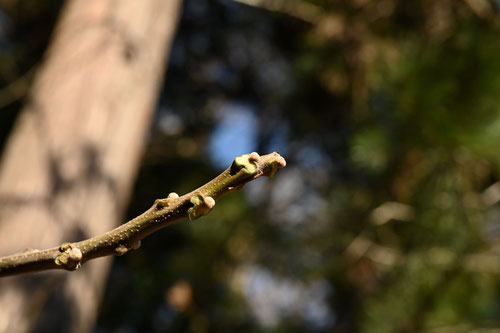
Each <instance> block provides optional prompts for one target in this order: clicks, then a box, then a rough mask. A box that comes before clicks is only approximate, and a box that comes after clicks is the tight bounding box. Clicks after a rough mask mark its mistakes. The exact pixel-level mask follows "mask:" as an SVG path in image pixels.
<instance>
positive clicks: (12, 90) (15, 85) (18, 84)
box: [0, 66, 37, 108]
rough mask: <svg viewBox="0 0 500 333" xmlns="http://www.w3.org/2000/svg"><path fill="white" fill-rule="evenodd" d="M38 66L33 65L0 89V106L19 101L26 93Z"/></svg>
mask: <svg viewBox="0 0 500 333" xmlns="http://www.w3.org/2000/svg"><path fill="white" fill-rule="evenodd" d="M36 68H37V66H34V67H32V68H31V69H30V70H29V71H27V72H26V73H25V74H23V75H21V76H20V77H18V78H16V79H15V80H14V81H12V82H10V83H9V84H8V85H6V86H5V87H3V88H2V89H0V108H3V107H5V106H7V105H9V104H11V103H13V102H15V101H17V100H19V99H21V98H23V97H24V96H25V95H26V93H27V92H28V88H29V85H30V82H31V79H32V78H33V74H34V73H35V71H36Z"/></svg>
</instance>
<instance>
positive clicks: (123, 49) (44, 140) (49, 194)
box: [0, 0, 180, 333]
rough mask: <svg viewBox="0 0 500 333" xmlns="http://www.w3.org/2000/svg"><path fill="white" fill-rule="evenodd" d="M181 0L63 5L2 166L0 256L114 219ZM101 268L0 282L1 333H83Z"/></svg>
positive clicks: (91, 319) (89, 231) (99, 228)
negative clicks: (49, 44) (29, 332)
mask: <svg viewBox="0 0 500 333" xmlns="http://www.w3.org/2000/svg"><path fill="white" fill-rule="evenodd" d="M179 9H180V0H140V1H138V0H120V1H109V0H73V1H69V2H68V3H67V4H66V7H65V8H64V9H63V12H62V16H61V19H60V22H59V24H58V27H57V29H56V31H55V33H54V38H53V42H52V45H51V47H50V48H49V51H48V54H47V55H46V60H45V63H44V65H43V66H42V68H41V69H40V71H39V73H38V75H37V78H36V80H35V82H34V85H33V88H32V92H31V94H30V98H29V100H28V101H27V104H26V106H25V108H24V110H23V111H22V112H21V115H20V118H19V119H18V122H17V124H16V126H15V128H14V130H13V133H12V135H11V137H10V139H9V142H8V144H7V146H6V148H5V152H4V155H3V157H2V164H1V167H0V240H1V241H0V256H1V255H7V254H11V253H15V252H18V251H22V250H23V249H25V248H34V249H36V248H46V247H52V246H57V245H59V244H61V243H62V242H66V241H76V240H79V239H83V238H88V237H91V236H94V235H97V234H100V233H103V232H106V231H108V230H110V229H112V228H113V227H115V226H116V225H117V224H119V223H120V222H122V220H121V219H122V214H123V210H124V208H125V207H126V205H127V200H128V197H129V194H130V190H131V188H132V185H133V180H134V176H135V174H136V171H137V169H138V162H139V160H140V156H141V152H142V149H143V144H144V139H145V135H146V133H147V130H148V128H149V125H150V121H151V119H152V113H153V110H154V107H155V103H156V97H157V94H158V91H159V87H160V84H161V79H162V75H163V73H164V66H165V63H166V58H167V51H168V48H169V45H170V42H171V40H172V37H173V33H174V30H175V27H176V22H177V18H178V13H179ZM110 263H111V262H110V260H107V259H101V260H95V261H92V262H89V263H87V264H86V265H84V266H83V267H82V268H81V269H80V270H78V271H76V272H73V273H68V272H50V273H37V274H32V275H26V276H14V277H10V278H3V279H1V280H0V309H1V310H0V332H9V333H11V332H26V331H33V330H35V331H44V332H63V331H64V332H71V331H72V332H86V331H89V330H91V329H92V327H93V325H94V323H95V318H96V313H97V305H98V302H99V298H100V296H101V294H102V291H103V288H104V283H105V279H106V276H107V273H108V270H109V267H110Z"/></svg>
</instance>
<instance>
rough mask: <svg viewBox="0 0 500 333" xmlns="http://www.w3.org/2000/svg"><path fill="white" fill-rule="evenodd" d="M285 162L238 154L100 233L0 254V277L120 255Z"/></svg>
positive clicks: (205, 210)
mask: <svg viewBox="0 0 500 333" xmlns="http://www.w3.org/2000/svg"><path fill="white" fill-rule="evenodd" d="M285 165H286V162H285V159H284V158H283V157H281V156H280V155H279V154H278V153H272V154H268V155H263V156H259V154H257V153H251V154H247V155H242V156H238V157H236V158H235V159H234V161H233V163H232V165H231V166H230V167H229V168H228V169H227V170H226V171H224V172H223V173H221V174H220V175H219V176H217V177H216V178H215V179H213V180H212V181H210V182H208V183H207V184H205V185H203V186H202V187H200V188H198V189H196V190H194V191H192V192H190V193H188V194H186V195H183V196H182V197H179V196H178V195H177V194H176V193H170V194H169V195H168V197H167V198H165V199H157V200H156V201H155V203H154V204H153V206H152V207H151V208H150V209H149V210H147V211H146V212H144V213H143V214H141V215H139V216H138V217H136V218H134V219H132V220H131V221H129V222H127V223H125V224H123V225H121V226H119V227H117V228H115V229H113V230H111V231H109V232H107V233H105V234H103V235H100V236H96V237H93V238H90V239H86V240H83V241H80V242H76V243H64V244H62V245H61V246H59V247H55V248H52V249H47V250H43V251H39V250H28V251H26V252H24V253H19V254H15V255H12V256H7V257H3V258H0V277H3V276H8V275H14V274H20V273H28V272H34V271H40V270H48V269H64V270H68V271H73V270H76V269H78V268H80V267H81V265H82V264H83V263H85V262H87V261H89V260H91V259H95V258H99V257H104V256H110V255H123V254H125V253H126V252H127V251H129V250H130V249H134V250H135V249H137V248H139V247H140V244H141V240H142V239H143V238H145V237H146V236H148V235H150V234H151V233H153V232H155V231H157V230H159V229H161V228H163V227H165V226H167V225H169V224H171V223H173V222H175V221H177V220H180V219H184V218H189V219H190V220H194V219H197V218H198V217H200V216H203V215H205V214H207V213H208V212H210V210H211V209H212V208H213V206H214V205H215V200H217V199H218V198H219V197H221V196H222V195H224V194H226V193H228V192H232V191H235V190H238V189H240V188H241V187H243V185H245V184H246V183H247V182H249V181H251V180H254V179H256V178H258V177H260V176H269V177H272V176H273V175H274V173H275V172H276V170H277V168H283V167H284V166H285Z"/></svg>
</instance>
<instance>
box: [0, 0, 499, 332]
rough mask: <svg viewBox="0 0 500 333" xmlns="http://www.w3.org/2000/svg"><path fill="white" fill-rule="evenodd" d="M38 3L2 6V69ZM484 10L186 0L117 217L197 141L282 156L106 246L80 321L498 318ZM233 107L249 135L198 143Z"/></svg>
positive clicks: (175, 173) (198, 146)
mask: <svg viewBox="0 0 500 333" xmlns="http://www.w3.org/2000/svg"><path fill="white" fill-rule="evenodd" d="M8 3H11V4H12V3H17V4H18V5H19V6H28V7H30V6H37V5H36V4H37V2H33V3H31V5H26V2H23V1H18V2H11V1H10V2H8ZM43 3H45V2H43ZM46 3H47V4H51V6H48V7H47V8H45V9H39V8H38V9H37V10H38V11H35V10H30V11H26V13H31V14H30V15H28V14H26V17H25V16H24V15H15V14H13V11H12V10H6V11H4V13H3V15H4V16H5V17H6V18H3V19H2V21H3V22H7V23H8V24H7V23H4V26H9V27H13V28H12V29H13V30H12V31H14V32H13V33H12V34H11V35H10V34H6V33H5V31H7V30H5V28H3V29H4V30H3V35H2V38H6V36H7V37H9V38H8V39H7V42H5V43H6V45H17V47H16V49H19V50H20V51H19V53H18V52H17V51H16V52H14V51H13V48H12V46H10V47H8V48H7V49H6V50H4V52H3V54H4V55H3V57H2V59H1V62H0V67H1V68H11V65H9V64H11V63H12V62H18V63H32V60H29V59H28V60H26V59H25V57H27V54H32V53H33V52H35V51H36V52H38V53H37V54H38V56H40V52H42V50H43V48H33V46H32V44H30V43H28V42H26V41H25V40H24V39H23V37H22V36H23V34H21V33H19V34H18V33H16V31H17V30H16V29H18V28H19V27H21V26H24V24H25V23H24V22H25V21H24V20H28V21H29V22H31V23H32V24H34V23H36V22H39V23H37V24H42V25H43V26H47V25H50V24H49V23H47V22H48V21H49V20H47V18H46V17H52V16H47V15H48V13H52V14H51V15H53V14H54V13H56V12H57V8H58V5H57V2H46ZM244 3H247V4H244ZM248 4H250V5H248ZM255 4H257V5H255ZM40 6H41V5H40ZM499 9H500V3H499V2H498V1H488V0H463V1H452V0H438V1H436V0H425V1H403V0H399V1H398V0H379V1H375V0H355V1H354V0H353V1H306V0H294V1H292V0H289V1H273V0H263V1H260V2H259V1H250V0H246V1H229V0H220V1H201V0H187V1H186V2H185V5H184V12H183V17H182V20H181V22H180V25H179V30H178V33H177V37H176V40H175V43H174V46H173V49H172V52H171V55H170V60H169V67H168V71H167V73H166V81H165V88H164V90H163V92H162V95H161V98H160V103H159V106H158V112H157V118H156V121H155V123H154V125H153V127H152V129H151V136H150V140H149V145H148V149H147V152H146V155H145V157H144V160H143V164H142V168H141V172H140V175H139V178H138V181H137V184H136V188H135V190H134V195H133V198H132V201H131V205H130V208H129V212H128V217H133V216H136V215H137V214H139V213H141V212H142V211H144V210H145V209H147V208H148V207H149V206H150V205H151V203H152V202H153V201H154V199H155V198H158V197H164V196H165V195H166V194H168V193H169V192H170V191H176V192H179V193H184V192H187V191H190V190H191V189H193V188H195V187H197V186H199V185H200V184H202V183H204V182H206V181H208V180H209V179H210V178H211V177H213V176H214V175H216V174H217V173H218V172H219V171H221V170H220V167H219V165H223V164H224V163H225V161H219V160H217V156H218V154H214V151H215V152H217V151H218V150H222V151H225V152H228V153H229V154H231V153H235V154H239V153H243V152H244V153H246V152H248V151H242V152H240V151H239V149H243V150H244V148H246V149H247V150H248V149H255V150H258V151H260V152H262V153H267V152H269V151H272V150H275V149H278V150H280V152H281V153H283V154H284V155H285V156H286V158H287V161H288V166H287V168H286V169H284V170H280V172H279V173H278V174H277V175H276V177H275V178H274V179H273V180H271V181H266V180H259V181H258V182H255V184H249V185H248V186H247V187H246V188H245V190H244V191H242V192H239V193H235V194H233V195H231V196H228V197H225V198H223V199H222V200H220V201H218V203H217V207H216V209H214V211H213V212H212V213H211V214H210V215H209V216H207V217H205V218H203V219H200V220H197V221H193V222H182V223H177V224H175V225H173V226H171V227H170V228H167V229H166V230H163V231H161V232H158V233H156V234H154V235H152V236H151V237H150V238H148V239H147V240H145V241H144V242H143V246H142V247H141V249H140V250H139V251H135V252H134V253H132V254H127V256H124V257H120V258H118V259H116V260H115V264H114V268H113V271H112V273H111V275H110V277H109V282H108V289H107V291H106V293H105V295H104V300H103V303H102V308H101V309H100V318H99V322H98V326H97V329H96V331H97V332H108V331H113V332H114V331H120V332H122V331H125V332H129V331H130V332H136V331H138V332H145V331H157V332H161V331H169V332H176V331H179V332H186V331H188V332H233V331H239V332H256V331H263V332H306V331H311V332H401V333H403V332H432V333H444V332H470V331H474V330H475V332H493V331H494V330H495V329H500V321H499V320H498V318H500V311H499V309H500V304H499V301H498V299H500V298H499V297H500V288H499V287H500V285H499V282H498V281H499V274H500V257H499V251H500V247H499V242H498V240H499V237H500V224H499V218H500V204H499V201H500V183H499V170H500V168H499V167H500V154H499V153H498V143H499V142H500V107H499V104H498V102H497V100H498V96H500V62H499V61H498V54H500V39H499V38H498V36H499V32H500V31H499V30H500V25H499V24H500V14H499ZM34 12H37V13H38V16H37V15H32V14H33V13H34ZM17 13H20V12H17ZM23 13H24V12H23ZM19 22H21V23H19ZM6 24H7V25H6ZM37 26H38V25H37ZM31 29H32V30H36V28H31ZM28 30H29V29H28ZM47 36H48V35H47ZM47 36H44V37H43V38H42V39H41V40H46V38H47ZM2 43H3V41H2ZM25 70H26V67H23V69H22V70H21V69H17V70H16V71H15V73H16V74H15V75H14V76H16V75H17V76H18V75H21V74H22V73H23V72H24V71H25ZM1 75H2V77H1V80H2V82H3V83H4V84H7V83H8V82H10V81H11V80H13V77H11V76H8V75H7V74H5V71H2V74H1ZM235 106H237V107H235ZM10 107H11V108H15V107H17V108H19V106H18V105H17V104H15V105H11V106H10ZM237 108H239V109H238V110H239V111H235V109H237ZM241 110H244V112H243V111H241ZM3 112H4V111H3V110H2V113H3ZM238 114H239V115H241V114H245V115H246V116H245V117H247V118H245V119H250V120H252V119H255V121H253V120H252V121H249V120H245V122H246V126H247V127H252V126H253V127H255V126H256V128H255V129H254V130H253V132H252V131H250V132H248V133H250V134H251V133H255V137H252V141H251V142H250V143H246V146H245V145H244V144H243V143H241V142H239V141H238V140H237V139H238V133H242V132H241V131H242V127H238V128H237V129H236V130H235V131H236V133H233V136H229V137H230V138H233V139H231V140H229V139H226V141H224V140H222V141H221V142H219V141H217V142H219V143H218V145H216V144H214V142H215V140H214V137H215V136H217V133H218V131H221V128H222V127H224V126H222V127H221V126H219V125H220V124H221V123H222V122H223V121H224V119H226V120H227V119H229V118H228V117H229V116H234V117H236V115H238ZM249 115H250V118H248V117H249ZM252 117H253V118H252ZM231 119H233V118H231ZM245 122H244V124H243V125H242V126H243V128H245ZM5 124H6V123H5ZM239 126H241V125H239ZM235 127H237V126H236V124H235ZM7 128H8V125H4V120H2V135H6V134H5V131H6V130H7ZM244 133H247V131H245V132H244ZM250 134H249V135H250ZM252 135H253V134H252ZM238 142H239V143H238ZM211 143H212V146H210V145H211ZM238 144H241V145H243V146H238ZM210 147H212V148H210ZM249 147H250V148H249Z"/></svg>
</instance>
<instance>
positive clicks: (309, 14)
mask: <svg viewBox="0 0 500 333" xmlns="http://www.w3.org/2000/svg"><path fill="white" fill-rule="evenodd" d="M234 1H236V2H240V3H243V4H245V5H249V6H253V7H259V8H263V9H265V10H268V11H272V12H278V13H281V14H286V15H289V16H291V17H294V18H296V19H299V20H302V21H304V22H308V23H311V24H317V23H318V20H319V19H320V18H322V16H323V14H322V12H321V8H319V7H318V6H315V5H313V4H311V3H308V2H305V1H297V0H234Z"/></svg>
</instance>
